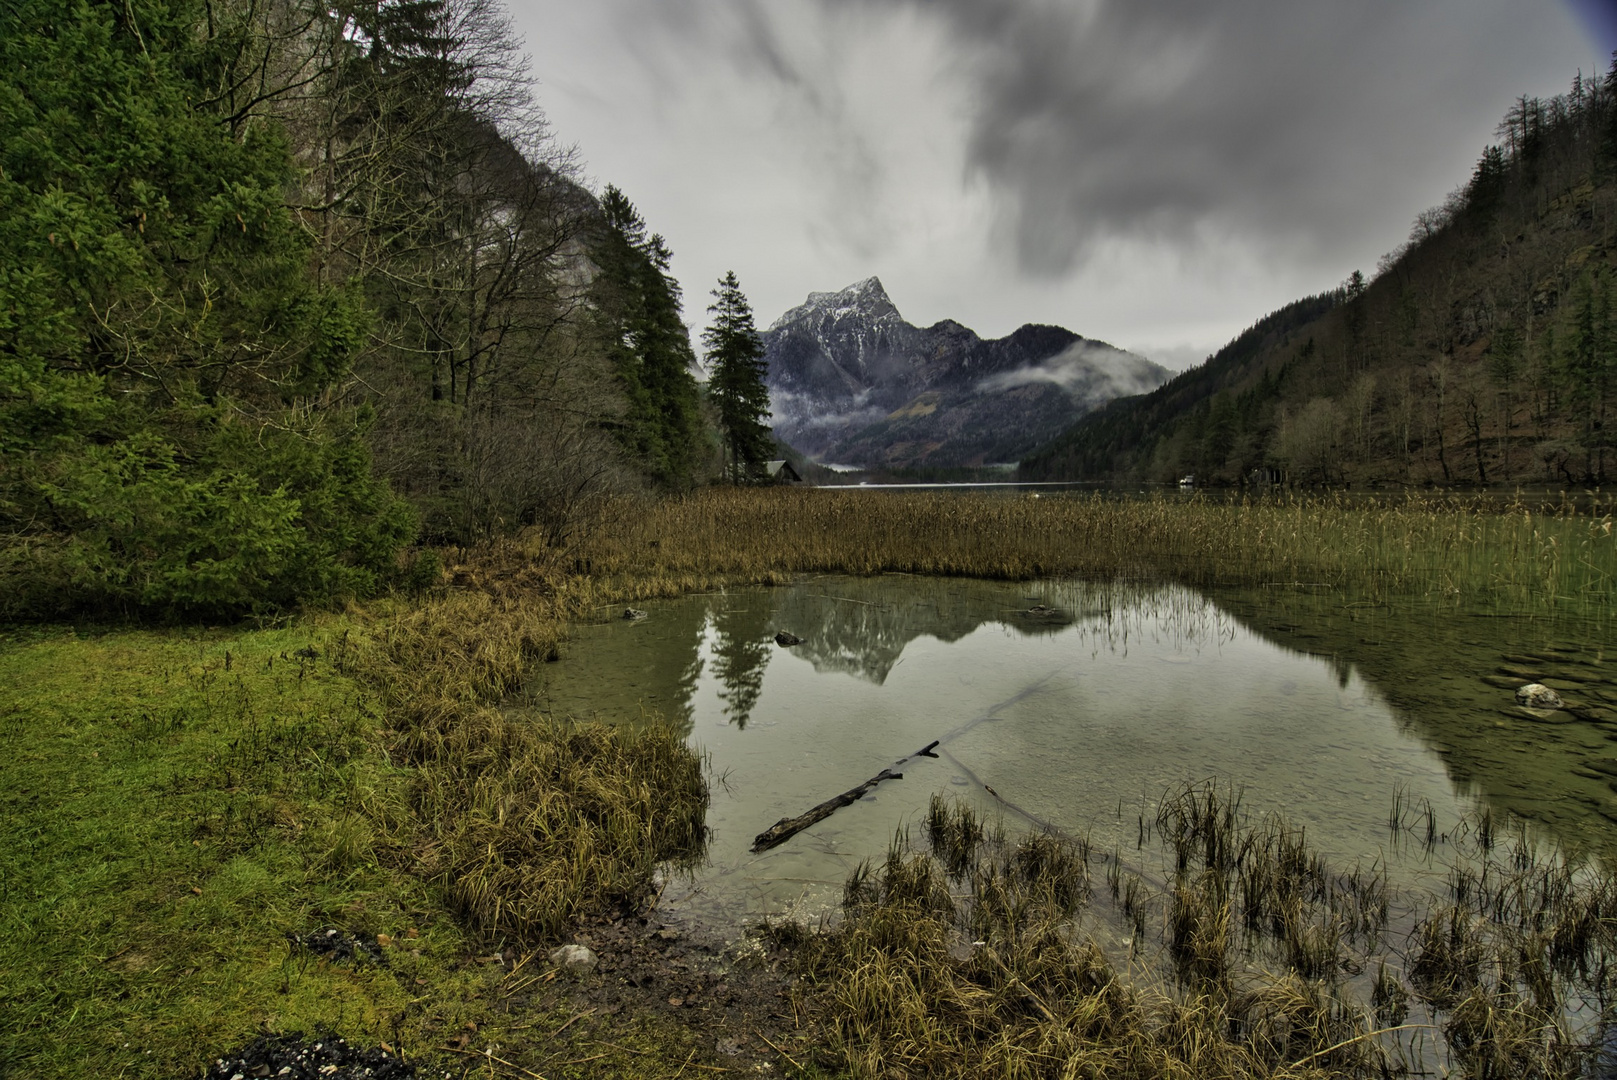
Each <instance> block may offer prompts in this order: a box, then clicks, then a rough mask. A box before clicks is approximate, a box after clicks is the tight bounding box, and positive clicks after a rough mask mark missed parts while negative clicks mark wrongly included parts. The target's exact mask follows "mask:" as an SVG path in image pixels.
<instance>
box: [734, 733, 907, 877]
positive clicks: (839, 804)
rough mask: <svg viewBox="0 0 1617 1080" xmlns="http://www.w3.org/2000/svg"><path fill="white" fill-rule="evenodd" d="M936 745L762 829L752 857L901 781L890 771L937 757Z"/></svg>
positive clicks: (896, 773) (755, 839)
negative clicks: (884, 785)
mask: <svg viewBox="0 0 1617 1080" xmlns="http://www.w3.org/2000/svg"><path fill="white" fill-rule="evenodd" d="M937 745H938V740H937V739H933V740H932V741H931V742H929V743H927V744H926V745H925V746H923V747H921V748H920V749H919V750H917V751H915V753H913V754H911V755H909V757H902V758H899V759H898V760H897V761H895V762H893V764H892V765H891V766H890V767H888V768H885V769H883V770H882V771H881V772H879V773H877V774H876V775H875V776H872V777H871V778H870V779H869V780H866V781H865V782H864V783H862V784H860V785H859V786H858V787H856V788H849V789H848V790H847V791H844V792H843V793H842V794H841V795H837V796H835V797H833V798H830V799H827V800H825V801H824V802H823V803H820V804H819V805H818V806H816V807H814V808H813V809H812V810H809V811H808V812H807V813H803V814H799V815H797V816H796V817H789V818H781V819H780V820H779V821H777V822H775V824H773V825H771V826H770V827H769V828H767V829H765V830H764V831H763V832H761V833H759V834H758V835H757V836H756V837H754V838H753V841H752V851H753V854H755V855H756V854H757V853H758V852H760V851H768V850H769V849H770V848H772V847H778V846H780V845H781V844H784V843H785V842H786V841H788V840H790V839H791V838H792V837H794V836H796V835H797V834H798V833H800V832H802V831H803V830H804V829H806V828H808V827H809V826H810V825H815V824H818V823H819V822H821V821H824V820H825V819H826V818H828V817H830V816H831V815H832V814H834V813H836V812H837V811H838V810H840V809H842V808H843V807H844V806H848V805H850V804H852V803H855V802H858V801H859V800H860V799H862V798H864V797H865V795H866V793H868V792H869V791H870V789H871V788H873V787H875V786H876V785H877V784H879V783H881V782H882V781H883V780H902V779H904V774H903V773H901V772H896V771H894V770H896V769H898V768H899V767H900V766H901V765H903V764H904V763H905V762H906V761H910V760H913V759H914V758H918V757H929V758H935V757H937V756H938V755H937V754H936V753H934V752H933V747H935V746H937Z"/></svg>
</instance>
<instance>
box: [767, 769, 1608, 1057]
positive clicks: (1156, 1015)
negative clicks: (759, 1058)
mask: <svg viewBox="0 0 1617 1080" xmlns="http://www.w3.org/2000/svg"><path fill="white" fill-rule="evenodd" d="M1397 813H1398V812H1397V810H1396V809H1395V815H1396V814H1397ZM1462 824H1463V825H1464V826H1465V827H1464V828H1462V829H1460V830H1457V837H1459V839H1458V842H1457V847H1456V851H1457V852H1458V853H1459V855H1460V858H1459V859H1458V861H1457V862H1456V865H1455V867H1454V869H1453V871H1452V872H1451V873H1450V875H1449V880H1448V886H1447V890H1446V892H1444V893H1440V894H1438V895H1437V896H1432V895H1430V894H1429V893H1427V892H1426V891H1425V890H1424V889H1409V890H1398V889H1395V888H1393V887H1392V886H1390V885H1389V883H1388V881H1387V879H1386V876H1385V874H1384V873H1383V871H1382V868H1380V867H1379V866H1378V867H1372V868H1371V869H1370V870H1368V871H1366V870H1365V869H1363V868H1355V869H1353V870H1348V871H1344V870H1342V869H1341V868H1338V867H1332V866H1329V865H1327V864H1326V863H1325V862H1324V861H1323V860H1322V859H1321V858H1320V856H1319V855H1318V854H1317V853H1316V852H1314V851H1313V850H1312V849H1311V848H1310V847H1309V845H1308V844H1307V842H1306V840H1305V839H1304V836H1303V833H1302V830H1300V829H1297V828H1295V827H1294V826H1292V825H1291V824H1289V823H1288V822H1287V821H1285V820H1284V819H1283V818H1280V817H1276V816H1269V817H1265V818H1263V819H1262V820H1258V821H1252V820H1249V819H1248V817H1247V816H1246V815H1245V814H1244V813H1243V812H1242V810H1241V807H1240V800H1239V797H1238V795H1236V794H1234V793H1230V792H1228V791H1226V790H1223V789H1220V788H1219V787H1218V786H1217V785H1216V784H1202V785H1192V786H1187V787H1184V788H1181V789H1179V790H1177V791H1170V792H1168V793H1167V794H1166V795H1165V796H1164V798H1163V799H1162V801H1161V802H1160V803H1159V805H1158V808H1157V812H1156V814H1155V816H1154V819H1142V828H1141V832H1140V849H1139V850H1140V851H1142V852H1143V851H1147V849H1153V848H1154V847H1155V846H1156V845H1160V858H1161V863H1162V869H1163V870H1164V871H1165V873H1164V877H1163V879H1162V880H1161V881H1159V882H1156V883H1155V884H1153V885H1152V886H1150V887H1149V892H1150V893H1151V895H1148V896H1145V897H1143V898H1140V899H1137V900H1135V901H1134V902H1136V903H1139V904H1140V905H1141V906H1142V907H1143V908H1144V909H1145V910H1146V911H1147V912H1148V915H1147V917H1145V918H1143V919H1132V920H1131V917H1130V916H1128V915H1126V914H1125V913H1124V912H1123V911H1121V910H1118V909H1117V898H1118V897H1117V894H1118V887H1117V884H1116V877H1117V874H1116V870H1117V868H1118V866H1119V856H1118V855H1117V854H1105V853H1096V852H1094V851H1092V850H1091V848H1090V846H1089V844H1088V843H1087V842H1086V841H1085V840H1084V839H1083V838H1073V837H1066V836H1062V835H1059V834H1055V833H1050V832H1042V833H1039V832H1036V833H1033V834H1031V835H1028V836H1025V837H1022V838H1021V839H1019V840H1016V841H1014V842H1010V841H1007V840H1006V838H1005V834H1004V832H1003V830H1002V829H986V828H984V826H983V823H982V822H981V821H980V820H979V819H978V817H977V815H976V812H975V811H974V810H973V809H972V808H971V807H969V806H967V805H965V804H963V803H959V802H947V801H944V800H940V799H936V798H934V800H933V803H932V806H931V810H930V812H929V814H928V816H927V821H926V832H927V838H928V841H929V847H930V852H929V853H926V852H918V851H915V850H913V849H912V848H911V846H910V845H909V842H908V840H907V838H904V837H901V838H899V839H898V840H896V841H895V842H894V845H893V846H892V848H891V849H890V850H889V852H888V855H887V858H886V860H885V861H884V862H883V863H882V864H881V865H879V866H874V867H873V866H870V865H868V864H867V865H865V866H862V867H861V868H860V869H859V870H858V871H857V872H856V873H855V874H854V875H853V876H852V877H851V878H850V879H849V881H848V883H847V887H846V891H845V897H844V904H843V917H842V919H841V920H840V921H839V922H836V923H835V924H833V925H830V926H823V927H821V928H820V929H818V930H810V929H809V928H807V927H804V926H802V925H800V924H791V923H783V924H778V925H775V926H771V927H768V928H767V929H766V931H765V932H766V933H769V934H771V935H773V936H775V937H777V938H784V939H787V940H789V941H791V942H792V943H793V944H794V945H795V946H796V955H797V958H798V962H799V964H800V970H801V974H802V976H803V981H802V983H801V985H800V990H799V994H798V998H799V1000H798V1004H799V1007H801V1008H802V1009H804V1010H805V1011H806V1012H807V1013H808V1014H809V1015H810V1016H811V1017H813V1018H815V1019H816V1020H818V1021H819V1022H820V1023H822V1024H824V1026H825V1029H826V1031H827V1034H828V1037H829V1041H830V1043H831V1046H832V1049H833V1050H834V1052H835V1057H836V1059H837V1061H838V1062H839V1063H840V1064H844V1065H846V1066H848V1067H849V1068H851V1070H852V1072H853V1073H854V1074H855V1075H856V1076H859V1077H882V1076H930V1077H976V1076H990V1075H992V1076H1018V1077H1028V1078H1043V1077H1049V1078H1057V1077H1060V1078H1066V1077H1075V1076H1087V1077H1105V1078H1107V1080H1130V1078H1140V1080H1144V1078H1146V1077H1163V1076H1174V1077H1187V1078H1188V1077H1196V1078H1200V1080H1255V1078H1259V1077H1262V1078H1274V1080H1280V1078H1285V1080H1303V1078H1314V1077H1327V1076H1329V1077H1343V1078H1349V1077H1351V1078H1363V1080H1369V1078H1371V1077H1386V1076H1407V1075H1453V1076H1467V1077H1478V1078H1484V1077H1499V1078H1503V1077H1511V1078H1524V1080H1525V1078H1542V1080H1549V1078H1568V1080H1570V1078H1573V1077H1582V1076H1586V1075H1591V1074H1590V1073H1589V1072H1588V1071H1587V1070H1589V1069H1590V1068H1591V1067H1593V1066H1594V1064H1595V1062H1596V1061H1597V1059H1599V1058H1600V1054H1601V1048H1602V1046H1603V1043H1604V1039H1605V1037H1606V1033H1607V1031H1609V1030H1610V1026H1611V1024H1612V1020H1611V1012H1610V1008H1611V1003H1612V1001H1613V994H1614V992H1617V966H1614V965H1617V918H1614V917H1613V911H1614V908H1613V898H1614V896H1617V877H1614V875H1613V873H1612V871H1611V869H1610V868H1609V867H1607V866H1604V865H1601V864H1595V863H1589V862H1583V861H1575V860H1572V859H1569V858H1568V857H1567V856H1566V855H1565V854H1564V853H1562V852H1558V851H1549V850H1540V849H1537V848H1534V847H1533V846H1532V844H1531V843H1530V842H1529V840H1528V839H1527V834H1526V833H1525V831H1518V832H1517V833H1516V834H1515V835H1514V836H1513V837H1512V838H1511V839H1510V840H1509V842H1507V843H1505V844H1498V843H1496V842H1495V839H1494V836H1493V833H1492V831H1491V826H1488V827H1485V823H1484V822H1483V821H1482V820H1481V819H1471V820H1468V821H1466V822H1464V823H1462ZM1392 827H1393V828H1395V829H1403V828H1404V827H1405V823H1404V822H1403V821H1401V820H1400V821H1397V822H1394V823H1392ZM1426 853H1427V854H1428V855H1429V854H1430V853H1431V849H1430V848H1427V849H1426ZM1096 857H1099V858H1101V859H1103V860H1105V861H1107V862H1108V864H1109V866H1108V869H1107V880H1108V884H1109V885H1111V892H1112V897H1113V910H1112V911H1110V912H1109V913H1107V914H1103V915H1100V916H1099V918H1100V919H1102V920H1104V922H1105V923H1106V924H1107V925H1109V926H1110V927H1112V928H1114V929H1115V928H1116V927H1118V926H1120V925H1126V924H1129V923H1130V922H1131V921H1132V926H1131V930H1132V934H1131V936H1130V937H1129V938H1128V939H1126V940H1125V941H1124V942H1123V943H1122V946H1121V947H1113V948H1112V951H1113V954H1114V955H1112V956H1109V955H1108V954H1107V951H1106V950H1105V949H1103V948H1102V947H1101V946H1100V945H1099V944H1097V942H1096V940H1095V939H1094V938H1093V937H1091V936H1090V935H1091V934H1092V933H1093V932H1094V931H1095V929H1096V928H1097V919H1096V915H1095V914H1094V909H1098V908H1101V907H1102V906H1103V905H1104V902H1105V898H1104V896H1103V895H1096V893H1095V892H1094V891H1093V889H1092V886H1091V877H1090V869H1089V864H1090V862H1091V860H1092V859H1093V858H1096ZM1147 873H1148V876H1151V875H1150V874H1149V872H1147ZM1136 880H1138V879H1136ZM1128 903H1129V901H1124V904H1123V906H1124V907H1126V906H1127V904H1128ZM1372 972H1373V973H1374V974H1373V975H1372V974H1371V973H1372ZM1598 1075H1605V1074H1604V1072H1600V1073H1598Z"/></svg>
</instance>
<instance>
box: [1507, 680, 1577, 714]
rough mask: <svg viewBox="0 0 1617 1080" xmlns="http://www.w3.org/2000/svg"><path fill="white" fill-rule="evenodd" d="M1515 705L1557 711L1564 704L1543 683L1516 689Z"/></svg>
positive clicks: (1559, 696)
mask: <svg viewBox="0 0 1617 1080" xmlns="http://www.w3.org/2000/svg"><path fill="white" fill-rule="evenodd" d="M1516 703H1517V704H1518V705H1525V706H1526V707H1527V708H1529V709H1559V708H1561V707H1562V706H1563V705H1564V704H1565V702H1563V701H1562V700H1561V695H1560V694H1557V693H1556V692H1555V691H1554V690H1551V689H1550V688H1549V687H1547V686H1545V685H1544V684H1543V683H1528V684H1527V685H1526V686H1523V687H1521V688H1520V689H1518V690H1517V691H1516Z"/></svg>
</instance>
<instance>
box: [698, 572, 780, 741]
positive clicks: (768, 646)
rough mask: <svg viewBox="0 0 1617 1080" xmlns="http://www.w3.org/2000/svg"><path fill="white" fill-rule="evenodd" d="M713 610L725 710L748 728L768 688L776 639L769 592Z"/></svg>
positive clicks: (715, 651)
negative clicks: (767, 674)
mask: <svg viewBox="0 0 1617 1080" xmlns="http://www.w3.org/2000/svg"><path fill="white" fill-rule="evenodd" d="M730 603H732V604H739V605H740V606H729V605H728V604H726V605H725V606H724V607H722V608H721V609H720V610H718V611H714V612H713V613H712V624H711V625H712V629H713V644H712V653H711V656H712V661H713V669H712V670H713V677H714V678H715V679H717V680H718V681H719V686H720V689H719V700H720V701H722V702H723V703H724V713H725V715H726V716H728V717H729V718H730V722H731V723H733V724H734V725H735V726H736V727H738V728H745V727H746V726H747V720H748V719H750V718H751V716H752V710H753V707H754V706H755V705H757V704H758V696H759V695H760V694H761V693H763V689H764V669H765V668H767V667H768V666H769V656H770V650H772V649H774V648H775V645H774V642H773V640H772V638H773V636H774V630H773V629H772V625H771V619H770V615H771V607H772V605H771V604H770V602H769V599H768V596H767V594H764V595H760V596H757V597H753V598H750V602H742V601H739V600H736V599H733V598H732V599H731V600H730Z"/></svg>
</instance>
